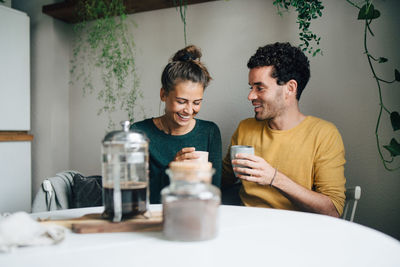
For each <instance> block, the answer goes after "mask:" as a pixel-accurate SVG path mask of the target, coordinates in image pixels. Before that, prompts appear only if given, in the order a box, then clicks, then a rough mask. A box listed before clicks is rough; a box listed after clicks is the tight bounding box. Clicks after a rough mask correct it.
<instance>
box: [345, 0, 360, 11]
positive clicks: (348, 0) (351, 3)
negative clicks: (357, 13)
mask: <svg viewBox="0 0 400 267" xmlns="http://www.w3.org/2000/svg"><path fill="white" fill-rule="evenodd" d="M346 1H347V2H348V3H349V4H350V5H352V6H354V7H356V8H358V9H361V7H359V6H358V5H356V4H354V3H353V2H351V1H350V0H346Z"/></svg>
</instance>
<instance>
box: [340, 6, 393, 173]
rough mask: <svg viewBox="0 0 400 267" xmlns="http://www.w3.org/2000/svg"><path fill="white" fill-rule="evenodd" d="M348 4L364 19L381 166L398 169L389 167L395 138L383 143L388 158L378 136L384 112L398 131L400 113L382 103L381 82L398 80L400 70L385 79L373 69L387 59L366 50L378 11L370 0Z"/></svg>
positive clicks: (359, 17)
mask: <svg viewBox="0 0 400 267" xmlns="http://www.w3.org/2000/svg"><path fill="white" fill-rule="evenodd" d="M346 1H347V2H348V3H349V4H351V5H352V6H353V7H355V8H357V9H359V12H358V17H357V19H358V20H362V21H364V25H365V26H364V54H365V55H366V57H367V60H368V64H369V66H370V69H371V72H372V75H373V77H374V79H375V81H376V85H377V87H378V93H379V115H378V120H377V123H376V127H375V137H376V144H377V147H378V152H379V156H380V158H381V160H382V163H383V166H384V167H385V169H386V170H388V171H395V170H398V169H400V166H397V167H391V166H390V164H391V163H393V161H394V158H395V157H397V156H400V144H399V142H397V140H396V139H395V138H394V137H393V138H392V139H391V140H390V143H389V144H387V145H384V146H383V148H385V149H386V150H387V151H388V152H389V153H390V156H389V158H387V157H386V158H385V157H384V156H383V153H382V148H381V144H380V138H379V128H380V123H381V118H382V115H383V113H386V114H387V115H388V117H389V118H390V121H391V125H392V128H393V131H394V132H395V131H398V130H399V129H400V115H399V113H398V112H397V111H391V110H390V109H389V108H388V107H387V106H386V105H385V104H384V103H383V98H382V83H386V84H392V83H395V82H400V72H399V70H398V69H395V70H394V77H393V80H386V79H383V78H381V77H379V76H378V75H377V73H376V71H375V68H374V64H373V63H375V64H376V63H378V64H381V63H385V62H387V61H388V59H387V58H385V57H376V56H373V55H372V54H371V52H370V51H369V50H368V43H367V40H368V38H367V37H369V36H372V37H374V33H373V31H372V29H371V24H372V22H373V21H374V20H376V19H378V18H379V17H380V15H381V13H380V11H379V10H378V9H376V8H375V7H374V5H373V4H372V1H371V0H364V1H363V5H362V6H360V5H357V4H355V3H353V2H352V1H350V0H346Z"/></svg>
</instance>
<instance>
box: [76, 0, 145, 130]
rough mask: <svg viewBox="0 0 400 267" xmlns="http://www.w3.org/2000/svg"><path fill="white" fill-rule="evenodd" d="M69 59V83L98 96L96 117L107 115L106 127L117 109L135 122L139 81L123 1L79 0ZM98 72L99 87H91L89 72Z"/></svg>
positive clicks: (139, 93) (140, 93)
mask: <svg viewBox="0 0 400 267" xmlns="http://www.w3.org/2000/svg"><path fill="white" fill-rule="evenodd" d="M77 12H78V16H79V17H80V18H81V19H82V22H80V23H78V24H76V25H74V30H75V32H76V38H75V40H74V41H75V44H74V48H73V57H72V60H71V70H70V71H71V82H72V83H73V82H74V79H75V81H79V80H81V81H82V83H83V85H82V91H83V94H84V95H86V94H87V93H89V94H92V93H94V92H96V93H97V99H98V100H99V101H101V102H102V104H103V105H102V107H101V108H100V109H99V110H98V115H100V114H102V113H106V114H108V118H109V125H108V127H109V128H112V127H114V126H115V124H114V123H113V121H112V119H111V114H112V113H113V112H115V111H116V109H117V107H118V108H119V109H120V110H122V111H124V112H125V113H126V114H127V116H128V118H129V120H131V121H132V122H133V121H134V119H135V113H134V107H135V105H136V103H137V100H138V98H141V97H142V92H141V91H140V90H139V79H138V77H137V74H136V71H135V58H134V54H133V51H134V47H135V43H134V41H133V36H132V35H131V34H128V30H127V29H128V28H127V22H126V12H125V6H124V3H123V0H79V1H78V10H77ZM94 69H97V70H99V71H100V72H101V80H102V84H101V86H100V87H99V86H98V85H97V84H96V86H95V85H94V84H93V79H92V75H93V74H92V73H93V70H94Z"/></svg>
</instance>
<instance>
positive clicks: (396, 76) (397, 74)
mask: <svg viewBox="0 0 400 267" xmlns="http://www.w3.org/2000/svg"><path fill="white" fill-rule="evenodd" d="M394 79H395V80H396V81H398V82H400V72H399V71H398V70H397V69H395V70H394Z"/></svg>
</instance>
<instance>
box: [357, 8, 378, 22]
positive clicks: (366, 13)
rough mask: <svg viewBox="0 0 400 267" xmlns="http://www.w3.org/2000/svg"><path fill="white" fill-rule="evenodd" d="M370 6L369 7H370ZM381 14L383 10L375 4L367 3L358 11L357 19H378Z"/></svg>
mask: <svg viewBox="0 0 400 267" xmlns="http://www.w3.org/2000/svg"><path fill="white" fill-rule="evenodd" d="M368 7H369V8H368ZM380 16H381V12H379V10H377V9H375V8H374V5H372V4H371V5H369V4H365V5H363V6H362V7H361V9H360V12H358V17H357V19H361V20H364V19H377V18H379V17H380Z"/></svg>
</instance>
